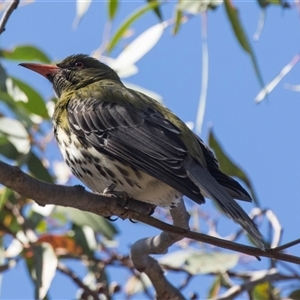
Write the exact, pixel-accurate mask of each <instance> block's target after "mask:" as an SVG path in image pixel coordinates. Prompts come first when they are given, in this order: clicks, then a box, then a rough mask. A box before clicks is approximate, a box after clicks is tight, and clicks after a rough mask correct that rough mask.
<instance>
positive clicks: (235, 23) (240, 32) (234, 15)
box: [224, 0, 264, 87]
mask: <svg viewBox="0 0 300 300" xmlns="http://www.w3.org/2000/svg"><path fill="white" fill-rule="evenodd" d="M224 3H225V9H226V13H227V16H228V18H229V21H230V23H231V26H232V29H233V31H234V33H235V37H236V38H237V40H238V42H239V43H240V45H241V47H242V48H243V49H244V50H245V51H246V52H247V53H248V54H249V55H250V57H251V60H252V64H253V67H254V70H255V73H256V76H257V78H258V81H259V83H260V85H261V86H262V87H263V86H264V82H263V79H262V75H261V72H260V70H259V67H258V63H257V61H256V57H255V55H254V52H253V50H252V48H251V45H250V43H249V42H248V38H247V36H246V34H245V31H244V29H243V26H242V24H241V22H240V19H239V15H238V10H237V9H236V8H235V7H234V6H233V4H232V2H231V0H224Z"/></svg>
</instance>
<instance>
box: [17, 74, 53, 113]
mask: <svg viewBox="0 0 300 300" xmlns="http://www.w3.org/2000/svg"><path fill="white" fill-rule="evenodd" d="M11 79H12V82H13V84H14V85H16V86H17V87H18V88H20V90H21V91H23V92H24V93H25V95H26V97H27V101H22V100H21V101H20V99H17V98H15V97H13V98H14V99H15V100H16V101H19V102H18V104H19V105H21V106H23V107H24V108H25V109H26V110H27V111H28V112H29V113H33V114H36V115H38V116H41V117H43V118H44V119H49V115H48V111H47V108H46V104H45V102H44V100H43V98H42V96H41V95H40V94H39V93H38V92H37V91H36V90H34V89H33V88H32V87H31V86H29V85H27V84H26V83H25V82H23V81H21V80H19V79H17V78H14V77H11ZM11 96H12V95H11Z"/></svg>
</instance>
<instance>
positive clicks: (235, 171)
mask: <svg viewBox="0 0 300 300" xmlns="http://www.w3.org/2000/svg"><path fill="white" fill-rule="evenodd" d="M208 144H209V147H210V148H211V149H212V150H214V152H215V155H216V157H217V159H218V161H219V163H220V170H221V171H222V172H224V173H225V174H227V175H229V176H234V177H237V178H238V179H240V180H241V181H243V182H244V184H245V185H246V186H247V187H248V189H249V190H250V192H251V194H252V198H253V201H254V203H255V204H256V205H257V206H259V202H258V198H257V197H256V194H255V191H254V188H253V186H252V183H251V181H250V179H249V178H248V176H247V175H246V173H245V172H244V171H243V170H242V169H241V168H240V167H238V166H237V165H236V164H235V163H234V162H233V161H232V160H231V159H230V158H229V157H228V155H227V154H226V153H225V152H224V150H223V149H222V147H221V145H220V143H219V142H218V141H217V139H216V138H215V135H214V133H213V131H212V129H211V130H210V131H209V133H208Z"/></svg>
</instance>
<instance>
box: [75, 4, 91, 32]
mask: <svg viewBox="0 0 300 300" xmlns="http://www.w3.org/2000/svg"><path fill="white" fill-rule="evenodd" d="M91 3H92V0H84V1H82V0H77V1H76V16H75V19H74V22H73V27H74V28H76V27H77V26H78V25H79V23H80V22H81V20H82V18H83V17H84V15H85V14H86V13H87V11H88V9H89V8H90V5H91Z"/></svg>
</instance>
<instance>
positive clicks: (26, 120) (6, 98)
mask: <svg viewBox="0 0 300 300" xmlns="http://www.w3.org/2000/svg"><path fill="white" fill-rule="evenodd" d="M0 99H1V101H2V102H3V103H5V104H6V105H7V106H8V108H9V109H10V110H11V111H12V112H13V113H14V114H15V115H16V117H17V119H19V120H20V121H21V122H22V123H23V124H24V125H25V126H26V127H31V126H32V125H34V124H35V122H33V120H31V119H30V117H29V116H28V112H27V111H26V109H25V108H24V107H23V106H22V107H21V106H19V105H18V103H17V102H16V101H15V100H14V99H13V98H12V97H11V96H10V95H9V94H8V93H7V92H3V91H1V90H0Z"/></svg>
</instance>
